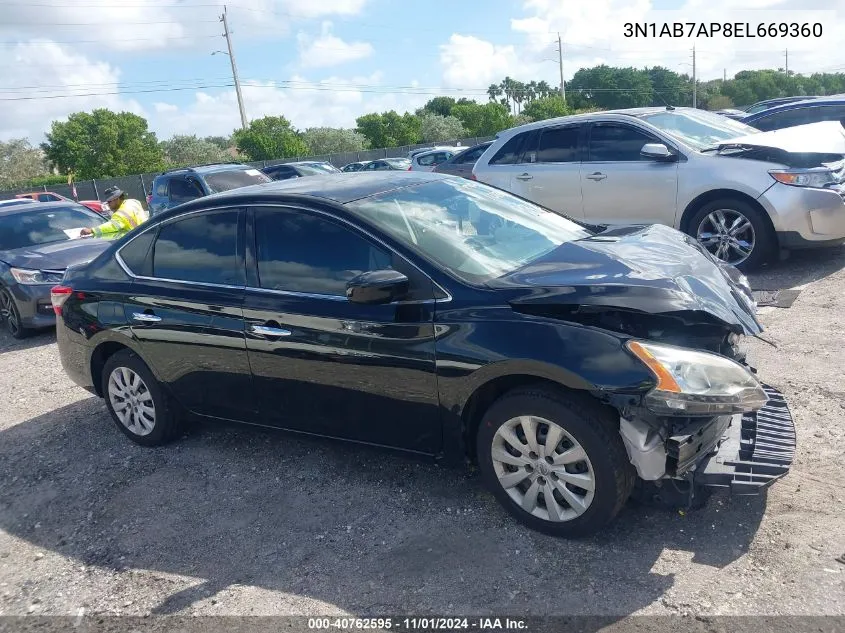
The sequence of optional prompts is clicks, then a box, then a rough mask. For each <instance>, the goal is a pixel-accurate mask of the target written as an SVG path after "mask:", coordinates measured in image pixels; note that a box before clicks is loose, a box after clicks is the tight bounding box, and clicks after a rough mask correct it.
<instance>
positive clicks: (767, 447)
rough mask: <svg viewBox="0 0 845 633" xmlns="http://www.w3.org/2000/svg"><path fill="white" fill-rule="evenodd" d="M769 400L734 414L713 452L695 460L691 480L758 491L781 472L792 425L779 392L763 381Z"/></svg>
mask: <svg viewBox="0 0 845 633" xmlns="http://www.w3.org/2000/svg"><path fill="white" fill-rule="evenodd" d="M764 388H765V390H766V393H767V394H768V396H769V401H768V402H767V403H766V405H765V406H764V407H763V408H762V409H760V410H759V411H757V412H755V413H747V414H744V415H742V416H741V419H740V416H735V417H734V418H733V420H732V421H731V424H730V425H729V426H728V427H727V428H726V429H725V431H724V434H723V435H722V438H721V440H720V442H719V444H718V448H717V449H716V450H715V452H713V453H711V454H710V455H708V456H707V457H705V458H704V459H703V460H702V461H701V462H699V463H698V465H697V467H696V469H695V471H694V473H693V482H694V483H695V484H697V485H701V486H709V487H717V488H728V489H729V490H730V492H731V494H738V495H754V494H760V492H762V491H763V490H764V489H766V488H768V487H769V486H771V485H772V484H773V483H774V482H775V481H777V480H778V479H780V478H781V477H783V476H785V475H786V474H787V473H788V472H789V467H790V466H791V465H792V459H793V457H794V455H795V444H796V442H795V425H794V423H793V421H792V414H791V413H790V411H789V407H788V406H787V404H786V399H785V398H784V397H783V394H782V393H781V392H780V391H778V390H777V389H775V388H773V387H770V386H768V385H764Z"/></svg>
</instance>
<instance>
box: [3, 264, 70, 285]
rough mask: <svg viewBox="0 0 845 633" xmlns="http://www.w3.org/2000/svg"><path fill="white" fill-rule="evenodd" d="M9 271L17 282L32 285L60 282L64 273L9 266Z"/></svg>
mask: <svg viewBox="0 0 845 633" xmlns="http://www.w3.org/2000/svg"><path fill="white" fill-rule="evenodd" d="M9 272H10V273H12V277H14V278H15V281H17V282H18V283H19V284H23V285H25V286H32V285H35V284H57V283H59V282H61V280H62V277H64V273H54V272H45V271H43V270H28V269H26V268H10V269H9Z"/></svg>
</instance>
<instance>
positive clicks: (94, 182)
mask: <svg viewBox="0 0 845 633" xmlns="http://www.w3.org/2000/svg"><path fill="white" fill-rule="evenodd" d="M91 184H92V185H93V186H94V196H95V197H96V198H97V200H99V199H100V192H99V191H97V179H96V178H92V179H91Z"/></svg>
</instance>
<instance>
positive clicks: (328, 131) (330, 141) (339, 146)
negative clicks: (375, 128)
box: [302, 127, 367, 154]
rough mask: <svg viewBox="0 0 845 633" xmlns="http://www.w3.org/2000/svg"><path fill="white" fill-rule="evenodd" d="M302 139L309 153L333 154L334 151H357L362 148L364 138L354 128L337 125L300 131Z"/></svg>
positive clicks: (364, 141)
mask: <svg viewBox="0 0 845 633" xmlns="http://www.w3.org/2000/svg"><path fill="white" fill-rule="evenodd" d="M302 140H303V141H304V142H305V144H306V145H307V146H308V150H309V153H311V154H334V153H336V152H358V151H361V150H362V149H364V145H365V143H366V140H367V139H365V138H364V136H363V134H360V133H358V132H356V131H355V130H349V129H344V128H337V127H311V128H308V129H307V130H305V131H304V132H303V133H302Z"/></svg>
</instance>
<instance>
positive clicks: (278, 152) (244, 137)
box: [232, 116, 308, 160]
mask: <svg viewBox="0 0 845 633" xmlns="http://www.w3.org/2000/svg"><path fill="white" fill-rule="evenodd" d="M232 139H233V140H234V141H235V146H236V147H237V148H238V151H239V152H241V153H242V154H245V155H246V156H247V157H248V158H249V160H272V159H275V158H290V157H292V156H305V155H307V154H308V146H307V145H306V144H305V143H304V142H303V140H302V138H301V135H300V134H299V133H298V132H297V131H296V130H294V129H293V128H291V126H290V122H289V121H288V120H287V119H286V118H285V117H283V116H265V117H263V118H261V119H254V120H252V121H250V122H249V127H247V128H246V129H242V130H235V131H234V133H233V134H232Z"/></svg>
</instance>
